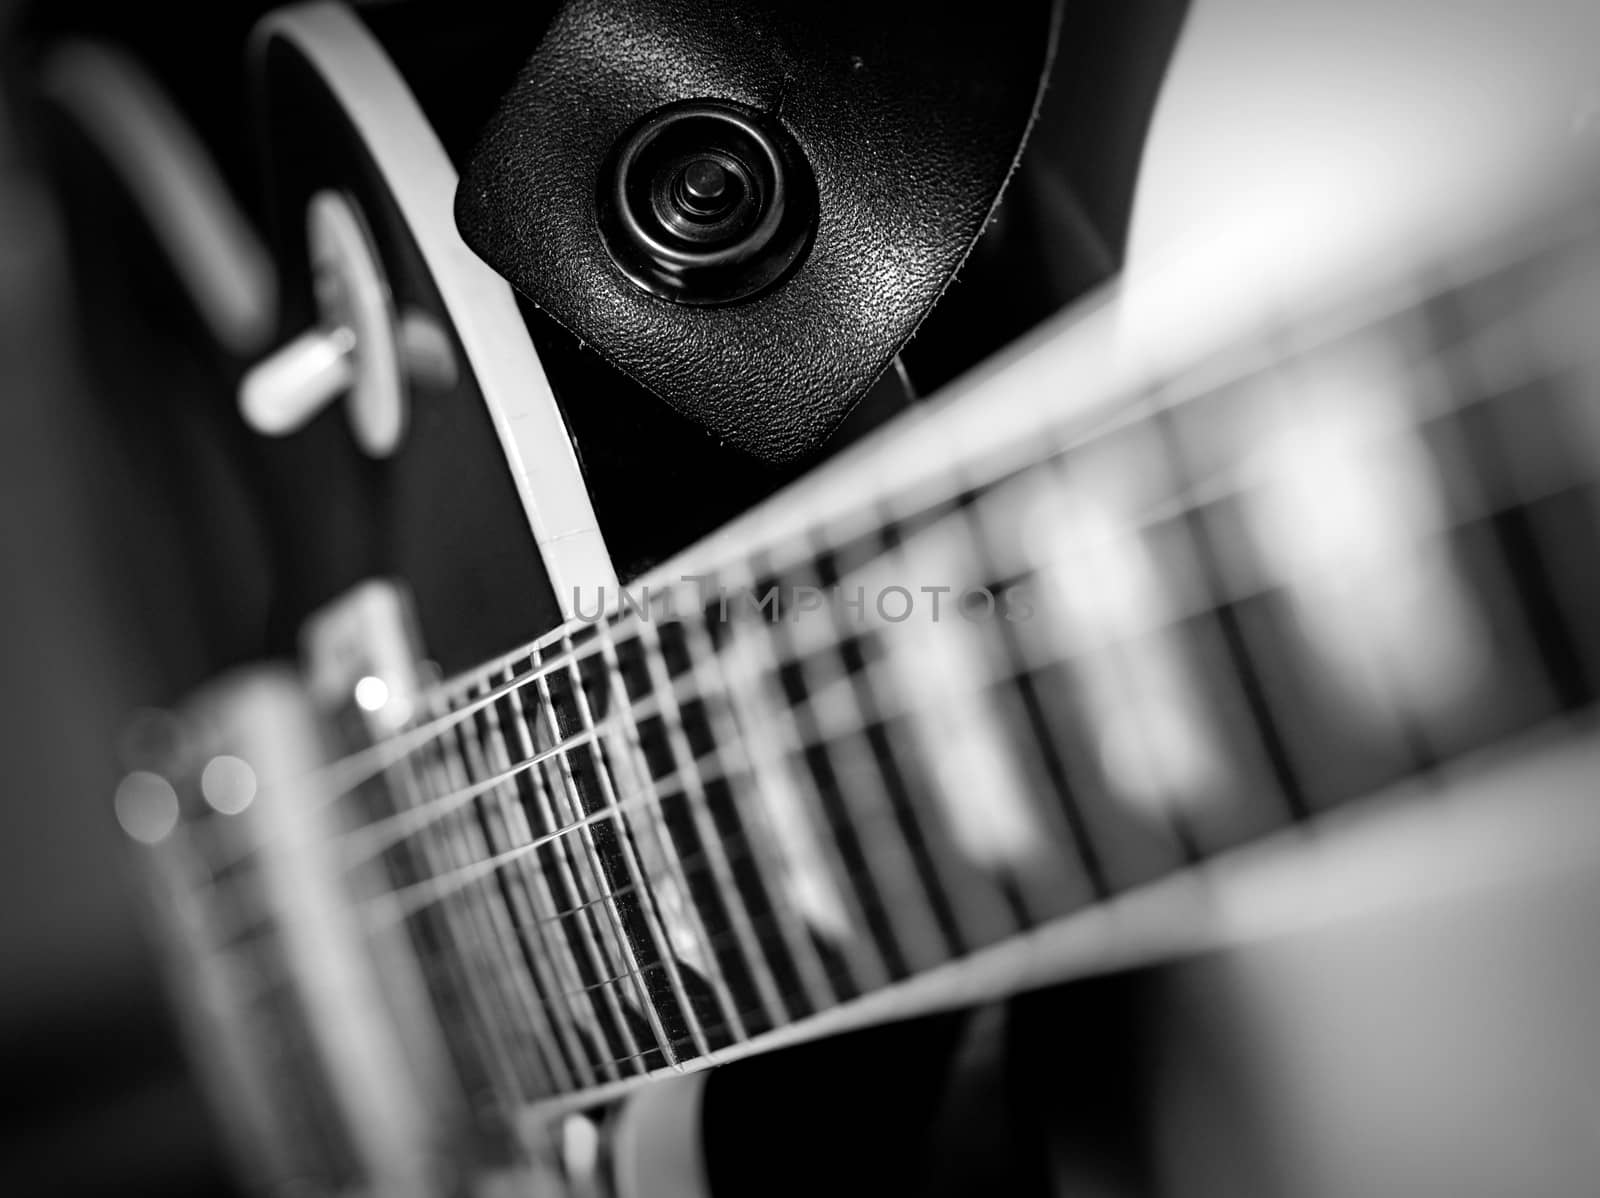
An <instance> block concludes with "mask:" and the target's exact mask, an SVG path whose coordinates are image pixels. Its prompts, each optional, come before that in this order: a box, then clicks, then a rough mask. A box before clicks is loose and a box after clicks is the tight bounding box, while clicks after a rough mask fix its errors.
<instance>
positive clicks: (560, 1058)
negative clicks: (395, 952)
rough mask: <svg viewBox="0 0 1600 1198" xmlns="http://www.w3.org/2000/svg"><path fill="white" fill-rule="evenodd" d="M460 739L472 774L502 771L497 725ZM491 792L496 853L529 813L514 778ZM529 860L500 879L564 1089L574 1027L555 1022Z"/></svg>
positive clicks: (522, 828) (546, 1044) (542, 1031)
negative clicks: (480, 739) (483, 735)
mask: <svg viewBox="0 0 1600 1198" xmlns="http://www.w3.org/2000/svg"><path fill="white" fill-rule="evenodd" d="M494 711H495V708H494V707H493V706H492V705H491V706H490V707H487V708H484V709H483V712H482V713H480V715H479V717H478V718H479V719H480V720H482V719H484V717H485V715H487V716H489V717H490V718H493V713H494ZM463 727H465V725H463ZM461 742H462V750H463V752H464V753H465V755H466V764H467V768H468V770H469V772H472V773H475V774H479V775H491V774H498V773H500V772H501V769H502V765H501V763H502V762H503V761H504V760H505V759H506V757H507V752H506V747H505V740H504V737H503V736H502V735H501V732H500V729H499V727H498V725H495V726H494V727H493V728H492V730H491V732H490V734H489V736H488V738H487V741H486V742H485V743H482V744H479V743H476V742H475V738H473V737H467V736H463V737H461ZM491 793H492V794H493V795H494V799H495V803H496V805H497V806H498V808H499V812H498V815H499V818H498V821H497V823H498V826H499V828H500V840H501V843H499V844H496V843H495V842H494V840H493V839H491V841H490V845H489V847H490V849H491V850H492V851H494V852H497V853H498V852H501V851H504V850H505V849H506V848H509V847H512V846H514V845H516V844H518V843H520V842H521V840H523V839H524V838H525V834H526V831H527V817H526V815H525V813H524V812H523V811H522V809H521V805H520V804H519V803H518V802H517V798H516V786H515V782H514V781H509V782H502V783H501V784H500V785H499V786H497V787H495V788H494V790H493V791H492V792H491ZM528 864H529V863H528V859H527V858H526V857H523V858H520V859H519V860H518V862H517V865H516V867H515V868H513V869H510V870H507V871H506V874H505V875H502V877H504V878H506V882H505V889H506V890H507V891H508V892H509V899H510V906H511V911H510V914H511V921H512V924H513V925H514V926H515V928H516V935H517V945H518V947H519V948H520V949H521V950H522V963H523V965H524V966H525V967H526V970H527V973H528V975H529V980H530V981H531V982H532V983H533V989H534V994H535V995H536V1001H535V1003H534V1006H535V1008H536V1010H535V1036H536V1037H537V1038H539V1039H540V1041H541V1044H542V1046H543V1050H544V1056H545V1059H546V1060H547V1061H548V1062H549V1063H550V1069H551V1072H552V1073H553V1074H557V1075H560V1076H558V1077H553V1078H552V1082H553V1084H554V1085H555V1086H556V1088H557V1089H558V1090H560V1089H563V1088H570V1087H571V1082H570V1081H568V1082H566V1084H565V1087H564V1086H563V1079H564V1078H565V1077H566V1076H567V1074H568V1065H567V1059H568V1058H569V1057H570V1056H571V1055H572V1054H573V1053H574V1052H575V1051H577V1047H576V1045H574V1044H573V1043H572V1037H571V1030H572V1029H570V1028H569V1029H567V1033H566V1034H563V1032H562V1030H561V1029H560V1028H558V1027H557V1026H556V1023H557V1019H558V1016H559V1011H558V1009H557V1008H556V1006H555V1004H554V1003H553V1002H552V1001H551V999H550V995H551V994H552V993H554V992H559V991H560V990H561V989H562V985H561V983H560V982H559V981H555V982H554V983H553V984H552V981H551V978H550V976H549V975H548V974H547V973H546V970H547V969H548V968H549V967H550V966H551V964H552V963H553V958H552V956H551V955H550V951H549V943H548V940H547V937H546V934H545V933H546V929H545V928H544V927H543V926H540V925H537V924H536V922H535V921H536V919H537V916H535V915H533V914H531V912H533V911H535V910H536V909H537V901H536V899H535V897H534V895H535V892H536V885H535V884H532V883H530V879H529V877H528V874H529V872H530V871H529V868H528ZM530 931H531V932H532V933H533V936H534V938H535V939H536V940H537V941H538V945H539V950H540V951H533V950H532V949H531V947H530V945H529V933H530ZM519 972H520V971H519ZM568 1014H569V1017H570V1008H569V1009H568ZM578 1059H580V1060H581V1059H582V1057H581V1056H579V1058H578Z"/></svg>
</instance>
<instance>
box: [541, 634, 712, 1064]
mask: <svg viewBox="0 0 1600 1198" xmlns="http://www.w3.org/2000/svg"><path fill="white" fill-rule="evenodd" d="M562 656H563V657H565V656H566V655H565V654H563V655H562ZM535 664H542V662H540V661H539V660H538V654H537V653H535ZM535 685H536V686H537V689H538V691H539V700H540V713H541V714H542V715H543V716H544V717H545V721H546V723H547V724H548V726H549V731H550V739H551V741H552V742H555V741H559V740H561V739H563V736H562V733H563V729H562V728H561V725H560V722H559V720H558V718H557V708H556V705H555V700H554V698H553V697H552V695H551V692H550V683H549V675H548V674H545V673H540V674H539V675H538V677H537V680H536V683H535ZM556 766H557V771H558V772H557V777H559V778H560V779H561V783H562V785H561V787H560V788H558V787H556V786H554V785H551V787H550V789H549V796H550V798H551V800H552V802H553V804H554V806H555V808H556V809H557V810H558V811H559V813H560V814H559V819H560V820H561V821H564V822H570V821H572V820H574V819H576V818H577V816H578V813H580V812H583V813H584V814H585V815H586V816H587V815H588V814H589V813H588V812H587V811H586V810H585V807H584V804H583V800H582V795H581V793H580V792H579V790H578V785H577V781H576V779H575V778H574V777H573V774H572V762H571V761H570V760H569V759H568V758H567V757H566V756H565V755H558V756H557V757H556ZM547 776H548V775H547ZM594 822H596V821H593V820H589V819H587V818H585V819H584V820H583V821H582V823H581V824H580V825H579V826H578V829H577V836H576V838H577V841H578V844H579V845H580V846H581V849H582V855H581V856H580V855H579V854H578V853H576V852H575V853H573V858H574V860H575V861H582V862H583V863H584V871H585V877H587V878H589V879H590V880H592V882H593V883H594V886H595V888H596V891H597V893H599V894H602V895H605V896H606V902H605V904H604V909H605V912H606V914H607V916H608V919H606V920H598V919H597V920H595V923H596V924H598V925H599V926H600V927H602V928H606V929H607V931H608V935H609V937H610V940H611V942H612V943H613V944H614V945H615V947H616V949H617V951H618V958H617V964H618V966H619V970H618V972H619V973H620V967H621V965H622V963H623V961H624V960H625V959H627V958H632V959H633V961H634V964H635V966H639V965H641V962H640V961H639V960H638V954H637V951H636V949H635V947H634V944H633V942H632V940H631V939H630V937H629V935H628V931H627V927H626V925H625V923H624V922H623V919H622V912H621V910H620V909H619V908H618V907H617V903H616V899H615V898H614V897H612V896H611V894H610V886H611V881H610V878H609V877H608V876H607V874H606V869H605V862H604V858H603V857H602V856H601V854H600V851H599V849H598V847H597V846H596V844H595V839H594V832H593V830H592V826H593V823H594ZM555 826H557V825H556V820H555V819H552V827H555ZM625 835H626V832H625V830H624V829H622V828H618V829H617V837H618V840H619V842H620V841H621V840H622V838H623V837H624V836H625ZM630 862H631V858H630ZM634 880H635V881H637V880H638V879H637V877H635V878H634ZM656 949H657V951H658V952H659V951H660V945H659V944H658V945H657V946H656ZM635 981H636V985H637V992H636V994H635V998H636V999H637V1000H638V1002H639V1004H640V1007H641V1013H642V1014H643V1015H644V1018H645V1020H646V1022H647V1023H648V1024H649V1025H650V1030H651V1032H652V1033H653V1034H654V1035H655V1037H656V1041H657V1046H658V1047H659V1048H660V1050H661V1052H662V1053H663V1054H664V1055H665V1057H666V1059H667V1061H668V1062H669V1063H675V1062H676V1061H677V1060H678V1059H679V1057H678V1051H677V1048H676V1047H675V1045H674V1044H673V1040H672V1037H671V1036H669V1035H668V1034H667V1031H666V1029H665V1027H663V1026H662V1023H661V1014H660V1012H659V1011H658V1010H657V1009H656V1004H655V1002H654V1001H653V999H652V997H651V995H650V994H649V992H648V991H647V990H645V989H644V987H643V984H642V982H639V981H638V979H637V978H636V979H635ZM607 1001H608V1002H610V1003H611V1004H612V1005H613V1006H615V1005H618V1000H617V998H616V996H615V995H614V994H612V993H610V992H609V991H608V992H607ZM686 1018H687V1015H686ZM622 1027H623V1030H624V1031H625V1032H628V1033H630V1034H631V1033H632V1031H633V1029H632V1028H631V1026H630V1025H629V1024H627V1023H626V1022H624V1023H623V1025H622Z"/></svg>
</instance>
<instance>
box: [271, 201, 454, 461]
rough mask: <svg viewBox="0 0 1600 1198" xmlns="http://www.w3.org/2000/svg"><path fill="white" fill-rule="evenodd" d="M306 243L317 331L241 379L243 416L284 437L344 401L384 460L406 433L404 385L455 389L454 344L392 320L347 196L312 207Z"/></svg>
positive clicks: (414, 321) (422, 325) (407, 319)
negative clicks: (343, 398)
mask: <svg viewBox="0 0 1600 1198" xmlns="http://www.w3.org/2000/svg"><path fill="white" fill-rule="evenodd" d="M306 242H307V246H308V248H309V251H310V255H311V275H312V288H313V291H314V293H315V296H316V305H317V317H318V322H317V324H316V326H315V327H313V328H311V329H308V330H307V331H306V332H304V333H302V334H300V336H298V337H296V338H295V339H294V340H292V341H290V342H289V343H288V344H287V345H284V346H282V347H281V348H280V349H278V350H277V351H276V352H275V353H273V354H272V355H270V356H269V357H267V358H266V359H265V360H264V361H262V362H259V363H257V364H256V365H255V366H254V367H252V368H251V369H250V370H249V371H248V372H247V373H246V374H245V376H244V378H243V380H242V381H241V382H240V384H239V411H240V414H241V415H242V416H243V417H244V420H245V423H247V424H248V425H249V426H250V427H251V428H253V429H255V430H256V431H257V432H259V433H262V434H264V435H266V436H273V437H276V436H283V435H285V434H288V433H292V432H294V431H296V430H297V429H300V428H302V427H304V426H305V425H306V424H308V423H309V422H310V421H311V420H312V418H313V417H315V416H316V415H317V413H319V412H320V411H322V409H323V408H325V407H327V406H328V405H329V404H330V403H332V402H333V401H334V400H336V399H338V398H339V397H340V396H341V395H343V396H345V397H346V403H347V410H348V413H349V417H350V428H351V431H352V432H353V433H354V435H355V439H356V442H357V444H359V445H360V446H361V448H362V449H363V450H364V451H365V452H366V453H367V454H369V455H371V456H372V457H376V458H383V457H388V456H389V455H390V454H392V453H394V451H395V450H396V449H398V448H399V445H400V440H401V438H402V436H403V435H404V433H405V427H406V421H407V415H408V413H407V408H408V403H409V397H408V383H410V382H416V383H420V384H423V385H426V386H435V387H448V386H450V385H452V384H453V383H454V381H455V377H456V363H455V354H454V351H453V348H452V347H451V344H450V339H449V337H448V335H447V334H446V333H445V331H444V330H443V329H441V328H440V327H439V325H438V324H437V323H436V322H435V321H433V320H432V319H431V318H430V317H428V316H426V315H425V314H423V313H421V312H417V311H414V310H407V311H406V312H404V313H399V314H397V313H396V311H395V306H394V301H393V298H392V296H391V293H390V290H389V285H388V281H387V279H386V278H385V277H384V274H383V268H382V266H381V264H380V263H379V260H378V256H377V254H376V252H375V251H374V249H373V246H372V240H371V238H370V237H369V236H368V234H367V231H366V226H365V224H364V222H363V221H362V219H361V217H360V214H359V213H358V212H357V211H356V209H355V206H354V205H353V204H352V203H351V202H350V200H349V199H348V198H347V197H345V196H344V195H342V194H340V193H338V192H333V191H321V192H318V193H317V194H316V195H314V196H313V197H312V198H311V203H310V204H309V205H308V207H307V209H306Z"/></svg>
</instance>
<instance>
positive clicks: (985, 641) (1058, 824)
mask: <svg viewBox="0 0 1600 1198" xmlns="http://www.w3.org/2000/svg"><path fill="white" fill-rule="evenodd" d="M963 475H964V472H963V471H960V469H959V468H957V478H958V480H959V479H960V478H961V477H962V476H963ZM980 506H981V507H982V508H983V512H985V513H986V512H988V511H990V510H991V509H995V508H997V507H999V506H1001V504H1000V503H999V502H998V499H997V496H996V492H993V491H990V492H984V493H980V494H979V495H978V498H977V499H976V500H974V501H972V502H965V503H961V504H959V505H958V506H957V507H956V509H955V511H954V512H952V513H951V515H950V517H949V520H948V521H947V523H949V524H950V526H951V527H950V528H949V529H948V530H945V537H944V542H945V545H946V547H948V548H950V549H951V550H952V551H953V555H954V556H957V557H960V558H962V559H964V562H965V564H966V566H967V568H966V569H965V570H961V569H959V568H958V567H956V566H953V565H951V564H950V563H948V562H946V563H945V568H946V571H947V574H948V577H949V578H950V580H951V581H952V582H953V581H955V579H956V578H957V576H958V575H964V576H965V577H966V578H967V579H968V580H970V582H971V583H973V584H974V585H977V586H982V587H986V588H994V587H998V586H1000V585H1001V584H1002V582H1003V581H1004V580H1005V579H1006V578H1007V577H1008V575H1009V573H1010V572H1009V571H1003V570H1001V569H1000V567H999V565H998V563H997V562H996V561H995V560H994V557H993V555H992V552H991V550H990V547H989V542H988V539H987V537H986V536H985V535H984V529H983V528H982V526H981V523H980V521H981V519H982V513H980V511H979V510H978V509H979V508H980ZM925 535H926V536H928V537H932V536H933V535H935V533H934V530H932V529H930V530H929V531H928V533H927V534H925ZM913 551H914V550H913V547H912V546H909V545H908V546H907V547H906V549H905V551H904V552H905V553H907V554H909V553H911V552H913ZM956 601H957V603H959V596H956ZM952 606H954V605H952ZM952 614H953V616H954V621H953V627H955V628H957V629H958V630H959V631H957V632H955V633H951V634H948V635H954V636H959V637H963V638H972V639H974V640H975V641H976V642H977V645H978V654H979V655H980V656H981V657H982V658H983V659H984V661H985V663H986V665H985V668H984V669H983V671H982V676H981V678H978V677H975V678H974V679H973V682H974V683H975V684H980V685H981V686H982V687H983V688H984V689H989V690H993V691H996V692H1001V693H1007V694H1011V695H1014V696H1015V698H1016V701H1017V702H1018V703H1019V704H1020V703H1021V702H1023V692H1022V687H1021V679H1022V676H1023V674H1024V673H1025V672H1026V670H1027V663H1026V662H1025V661H1023V660H1021V659H1020V657H1019V654H1018V648H1019V646H1017V644H1016V643H1015V641H1014V640H1013V639H1012V638H1011V636H1010V635H1009V634H1010V624H1009V622H1008V621H1006V620H1005V619H1004V618H1003V617H1001V616H999V615H998V614H996V616H995V617H994V619H992V620H990V621H987V622H976V623H972V624H968V623H966V622H964V620H963V618H962V617H961V614H960V612H959V611H957V612H953V613H952ZM868 685H869V687H870V689H871V691H872V696H873V702H874V704H875V706H877V707H879V708H880V709H881V708H882V707H883V706H884V705H885V703H884V694H883V691H884V688H883V687H882V686H873V685H872V683H871V680H870V679H869V681H868ZM977 691H978V686H977V685H975V686H974V687H972V688H969V694H968V695H967V696H965V701H967V702H972V703H978V704H981V703H983V702H984V699H983V698H982V697H980V696H979V695H978V693H977ZM955 699H956V696H952V700H953V701H954V700H955ZM986 714H988V718H983V717H981V716H980V717H978V718H977V719H974V718H972V717H970V716H969V718H968V720H967V721H966V722H967V723H969V724H973V725H979V726H982V727H983V729H984V731H985V733H986V734H987V735H988V736H990V737H993V738H995V739H996V740H998V742H999V751H1000V752H1001V753H1002V754H1005V755H1006V757H1007V758H1008V759H1009V760H1011V761H1012V763H1013V765H1014V767H1015V768H1016V769H1017V771H1018V776H1015V777H1012V778H1009V779H1004V778H997V779H996V782H995V784H996V785H1001V784H1002V783H1004V784H1006V785H1007V788H1008V789H1012V790H1014V792H1015V793H1013V794H1011V795H1010V801H1011V802H1012V803H1014V804H1016V805H1018V806H1020V807H1022V808H1024V809H1025V810H1026V812H1027V819H1028V821H1029V822H1030V823H1031V824H1032V826H1033V827H1034V828H1035V829H1036V830H1037V831H1038V832H1039V833H1040V834H1041V836H1040V839H1041V840H1042V841H1043V843H1045V844H1048V845H1050V846H1052V851H1051V852H1049V853H1037V854H1036V856H1035V857H1034V859H1033V860H1032V861H1030V862H1012V863H1010V864H1009V865H1008V867H1007V868H1006V874H1007V877H1008V879H1009V880H1010V881H1011V882H1012V884H1013V885H1014V886H1015V887H1016V890H1017V895H1016V902H1017V904H1018V905H1019V906H1020V907H1021V912H1020V914H1021V916H1022V922H1023V924H1024V925H1025V926H1030V927H1031V926H1034V925H1035V924H1037V923H1038V922H1039V921H1040V920H1041V919H1043V918H1045V917H1046V916H1048V915H1051V914H1056V913H1059V912H1061V911H1063V910H1065V909H1066V908H1068V907H1070V906H1072V905H1074V904H1073V903H1072V902H1071V901H1070V896H1069V895H1068V894H1067V893H1066V891H1067V888H1068V886H1069V885H1070V882H1069V879H1068V877H1067V875H1068V873H1069V870H1068V868H1067V862H1068V861H1072V862H1074V863H1075V864H1077V865H1078V867H1079V868H1082V867H1083V848H1082V847H1081V846H1080V845H1079V843H1078V841H1077V839H1076V838H1075V836H1074V831H1073V829H1072V828H1071V827H1070V825H1069V824H1068V823H1067V820H1066V818H1065V816H1064V814H1063V812H1062V809H1061V807H1060V806H1059V805H1058V804H1056V803H1053V802H1050V801H1049V800H1048V798H1047V797H1046V796H1047V795H1049V794H1050V789H1051V788H1050V786H1049V783H1048V782H1047V781H1046V780H1045V779H1043V778H1042V777H1041V776H1040V775H1041V774H1042V772H1043V771H1042V768H1041V766H1040V763H1038V762H1037V761H1035V759H1034V758H1035V754H1036V753H1037V751H1038V750H1037V745H1036V742H1035V738H1034V737H1032V736H1029V735H1028V734H1027V729H1026V728H1025V727H1017V728H1014V729H1012V735H1011V736H1009V737H1008V736H1007V735H1006V729H1005V728H1004V727H1003V726H1002V723H1001V718H1000V716H999V715H998V714H992V713H986ZM985 772H988V771H985ZM932 781H933V784H934V785H939V784H940V780H939V779H937V778H935V779H933V780H932ZM958 801H963V802H965V801H970V800H969V799H967V798H965V797H961V798H959V799H958ZM1046 862H1048V863H1049V865H1050V866H1051V868H1048V869H1042V868H1041V866H1043V865H1045V864H1046ZM956 886H957V889H958V891H962V890H966V889H968V887H967V886H965V885H962V884H961V883H960V881H959V879H958V880H957V882H956Z"/></svg>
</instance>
